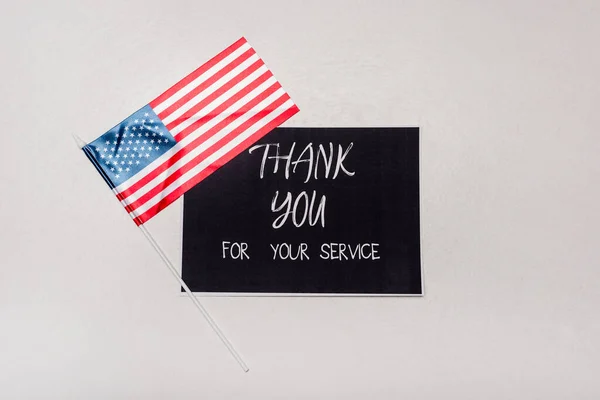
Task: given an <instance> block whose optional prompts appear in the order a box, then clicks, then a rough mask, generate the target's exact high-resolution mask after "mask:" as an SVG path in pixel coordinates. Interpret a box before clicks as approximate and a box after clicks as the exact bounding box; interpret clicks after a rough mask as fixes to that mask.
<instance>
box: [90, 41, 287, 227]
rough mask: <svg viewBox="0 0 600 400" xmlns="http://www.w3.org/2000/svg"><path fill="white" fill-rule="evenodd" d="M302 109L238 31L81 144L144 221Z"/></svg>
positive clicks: (133, 213)
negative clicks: (161, 90) (157, 93)
mask: <svg viewBox="0 0 600 400" xmlns="http://www.w3.org/2000/svg"><path fill="white" fill-rule="evenodd" d="M298 111H299V110H298V107H297V106H296V105H295V104H294V102H293V101H292V100H291V99H290V96H289V95H288V94H287V93H286V92H285V91H284V90H283V88H282V87H281V85H280V84H279V82H278V81H277V80H276V79H275V78H274V77H273V74H272V73H271V71H270V70H269V69H268V68H267V66H266V65H265V64H264V62H263V61H262V59H261V58H260V57H259V56H258V55H257V54H256V52H255V51H254V49H253V48H252V46H250V45H249V44H248V42H247V41H246V39H244V38H241V39H239V40H238V41H237V42H235V43H233V44H232V45H231V46H229V47H228V48H226V49H225V50H223V51H222V52H221V53H219V54H217V55H216V56H215V57H214V58H212V59H211V60H210V61H208V62H207V63H205V64H204V65H202V66H201V67H199V68H198V69H196V70H195V71H194V72H192V73H191V74H189V75H188V76H186V77H185V78H183V79H182V80H180V81H179V82H177V83H176V84H175V85H173V86H172V87H171V88H169V89H168V90H167V91H165V92H164V93H163V94H161V95H160V96H158V97H157V98H156V99H154V100H152V101H151V102H150V103H149V104H148V105H146V106H144V107H142V108H141V109H140V110H138V111H136V112H135V113H133V114H132V115H131V116H130V117H128V118H127V119H125V120H124V121H123V122H121V123H120V124H118V125H116V126H115V127H114V128H112V129H111V130H109V131H108V132H106V133H105V134H104V135H102V136H100V137H99V138H98V139H96V140H94V141H93V142H91V143H89V144H88V145H86V146H85V147H84V148H83V150H84V151H85V153H86V155H87V156H88V158H89V159H90V160H91V161H92V163H93V164H94V166H95V167H96V169H97V170H98V172H100V174H101V175H102V177H103V178H104V180H105V181H106V182H107V183H108V185H109V186H110V187H111V189H112V190H113V192H114V193H115V195H116V196H117V198H118V199H119V201H120V202H121V204H123V206H124V207H125V209H126V210H127V212H128V213H129V215H130V216H131V218H133V220H134V222H135V223H136V224H137V225H141V224H143V223H145V222H146V221H148V220H149V219H150V218H152V217H153V216H155V215H156V214H158V213H159V212H160V211H161V210H163V209H164V208H165V207H167V206H168V205H169V204H171V203H172V202H174V201H175V200H176V199H177V198H179V196H181V195H183V194H184V193H185V192H186V191H187V190H189V189H191V188H192V187H193V186H194V185H196V184H197V183H198V182H200V181H202V180H203V179H205V178H206V177H207V176H209V175H210V174H212V173H213V172H214V171H215V170H217V169H218V168H219V167H221V166H222V165H224V164H225V163H227V162H228V161H229V160H231V159H232V158H234V157H235V156H236V155H238V154H239V153H241V152H242V151H244V150H245V149H246V148H248V147H249V146H250V145H251V144H253V143H254V142H256V141H257V140H258V139H260V138H261V137H263V136H264V135H266V134H267V133H268V132H269V131H271V130H272V129H273V128H275V127H277V126H279V125H280V124H282V123H283V122H284V121H286V120H287V119H289V118H290V117H291V116H292V115H294V114H296V113H297V112H298Z"/></svg>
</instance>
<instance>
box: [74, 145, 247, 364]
mask: <svg viewBox="0 0 600 400" xmlns="http://www.w3.org/2000/svg"><path fill="white" fill-rule="evenodd" d="M73 138H74V139H75V142H76V143H77V145H78V146H79V148H80V149H83V147H85V146H86V143H85V142H84V141H83V140H82V139H81V138H80V137H78V136H76V135H73ZM139 228H140V230H141V231H142V233H143V234H144V236H145V237H146V239H148V241H149V242H150V244H151V245H152V247H153V248H154V250H156V252H157V253H158V255H159V256H160V258H161V259H162V260H163V262H164V263H165V265H166V266H167V267H168V268H169V271H171V273H172V274H173V276H174V277H175V279H177V282H179V284H180V285H181V287H183V289H184V290H185V292H186V293H187V295H188V297H189V298H190V299H191V300H192V302H193V303H194V305H195V306H196V308H197V309H198V310H199V311H200V313H201V314H202V316H204V319H205V320H206V322H208V324H209V325H210V327H211V328H212V329H213V331H214V332H215V333H216V334H217V336H218V337H219V339H221V341H222V342H223V344H224V345H225V347H227V350H229V352H230V353H231V355H232V356H233V358H235V360H236V361H237V363H238V364H239V365H240V367H241V368H242V369H243V370H244V372H248V371H249V368H248V366H247V365H246V363H245V362H244V360H243V359H242V357H241V356H240V354H239V353H238V352H237V350H236V349H235V348H234V347H233V345H232V344H231V342H230V341H229V339H227V337H226V336H225V334H224V333H223V331H221V328H219V325H217V323H216V322H215V320H214V319H213V318H212V317H211V315H210V314H209V312H208V310H206V308H204V306H203V305H202V304H201V303H200V301H198V299H197V298H196V296H194V294H193V293H192V291H191V290H190V288H189V287H188V285H187V284H186V283H185V282H184V281H183V279H182V278H181V276H180V275H179V272H178V271H177V269H176V268H175V267H174V266H173V263H171V261H170V260H169V258H168V257H167V255H166V254H165V252H164V251H163V250H162V248H161V247H160V246H159V245H158V243H157V242H156V240H154V238H153V237H152V235H151V234H150V232H149V231H148V229H146V227H145V226H144V225H143V224H142V225H140V226H139Z"/></svg>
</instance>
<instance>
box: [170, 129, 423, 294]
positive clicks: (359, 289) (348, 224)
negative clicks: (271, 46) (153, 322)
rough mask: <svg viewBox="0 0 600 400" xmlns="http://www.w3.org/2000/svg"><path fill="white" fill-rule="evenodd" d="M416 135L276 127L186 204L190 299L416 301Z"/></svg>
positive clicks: (191, 193)
mask: <svg viewBox="0 0 600 400" xmlns="http://www.w3.org/2000/svg"><path fill="white" fill-rule="evenodd" d="M419 228H420V227H419V129H418V128H277V129H275V130H273V131H271V132H270V133H269V134H268V135H266V136H265V137H264V138H262V139H261V140H260V141H259V142H257V143H256V144H254V145H253V146H251V147H250V148H249V149H248V150H246V151H245V152H243V153H241V154H240V155H239V156H237V157H236V158H234V159H233V160H231V161H230V162H228V163H227V164H226V165H224V166H222V167H221V168H220V169H218V170H217V171H215V172H214V173H213V174H212V175H211V176H209V177H208V178H207V179H205V180H204V181H203V182H201V183H200V184H198V185H197V186H196V187H195V188H193V189H191V190H190V191H188V192H187V193H186V194H185V196H184V213H183V265H182V276H183V279H184V280H185V282H186V283H187V284H188V285H189V287H190V288H191V290H192V291H194V292H210V293H248V294H347V295H348V294H358V295H380V294H387V295H420V294H422V282H421V260H420V230H419Z"/></svg>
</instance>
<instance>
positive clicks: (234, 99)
mask: <svg viewBox="0 0 600 400" xmlns="http://www.w3.org/2000/svg"><path fill="white" fill-rule="evenodd" d="M271 76H272V74H271V72H270V71H267V72H265V73H264V74H262V75H261V76H260V77H258V78H257V79H256V80H254V81H253V82H252V83H250V84H249V85H248V86H246V87H245V88H244V89H242V90H241V91H240V92H238V93H237V94H236V95H235V96H233V97H232V98H231V99H228V100H227V101H226V102H224V103H223V104H221V106H219V107H217V108H216V109H215V110H214V111H213V112H212V113H211V114H210V115H206V116H204V117H202V118H201V119H200V120H198V121H196V122H195V123H194V124H192V125H190V126H189V127H188V128H186V129H185V130H184V131H182V132H181V133H180V134H179V135H177V136H178V137H177V138H178V139H179V140H181V139H182V138H184V137H186V136H187V135H188V134H189V133H191V132H192V131H193V130H196V129H197V128H198V127H200V126H201V125H203V124H205V123H206V122H208V121H210V120H211V119H213V118H215V117H216V116H218V115H219V114H221V113H222V112H224V111H225V110H227V109H228V108H229V107H231V106H232V105H233V104H234V103H236V102H237V101H238V100H239V99H240V98H242V97H244V96H246V95H247V94H248V93H250V92H251V91H252V90H254V89H255V88H256V87H258V86H260V84H262V83H263V82H265V81H266V80H267V79H269V78H270V77H271ZM280 87H281V85H280V84H279V82H276V83H274V84H273V85H271V87H269V88H268V89H266V91H265V92H262V93H261V94H259V95H258V96H257V97H255V98H253V99H252V100H250V102H248V103H247V104H246V105H245V106H242V107H241V108H240V109H238V110H237V111H235V112H233V113H231V115H230V116H229V117H228V118H226V119H225V120H223V121H221V122H220V123H218V124H217V125H215V126H214V127H212V128H211V129H209V130H208V131H207V132H205V134H204V135H202V136H200V137H198V138H196V139H194V140H193V141H192V142H190V143H189V144H188V145H187V146H185V147H184V148H182V149H180V150H179V151H178V152H177V153H175V154H173V156H171V157H170V158H168V159H167V160H165V161H164V162H163V163H162V164H161V165H159V166H158V167H156V168H155V169H153V170H152V171H150V172H149V173H148V175H146V176H144V177H143V178H142V179H140V180H139V181H137V182H136V183H134V184H133V185H131V186H130V187H129V188H127V189H125V190H123V191H122V192H120V193H118V194H117V198H118V199H119V200H123V199H126V198H127V197H129V196H131V194H133V193H135V192H136V191H138V190H139V189H140V188H141V187H143V186H145V185H146V184H147V183H148V182H150V181H151V180H152V179H154V178H156V177H157V176H158V175H160V174H161V173H162V172H164V171H166V170H167V169H169V168H170V167H171V166H172V165H173V164H174V163H175V162H177V160H179V159H181V157H183V156H185V155H186V154H187V153H189V152H190V151H191V150H193V149H194V148H196V146H199V145H200V144H201V143H203V142H204V141H205V140H206V139H207V138H208V137H210V136H212V135H213V134H214V133H216V132H218V131H220V130H221V129H222V128H223V127H224V126H227V125H228V124H229V123H230V122H231V120H230V119H231V118H232V117H233V119H236V118H238V117H240V116H241V115H242V114H243V113H244V112H245V111H247V110H248V109H250V108H252V107H254V106H255V105H256V104H258V103H260V102H261V101H262V100H264V98H265V97H263V94H264V93H268V94H271V93H273V92H274V91H275V90H277V89H279V88H280ZM248 107H250V108H248Z"/></svg>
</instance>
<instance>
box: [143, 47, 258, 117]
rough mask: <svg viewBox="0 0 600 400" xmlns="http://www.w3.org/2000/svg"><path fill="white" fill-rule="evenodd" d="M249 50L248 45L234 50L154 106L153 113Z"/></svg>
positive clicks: (160, 110)
mask: <svg viewBox="0 0 600 400" xmlns="http://www.w3.org/2000/svg"><path fill="white" fill-rule="evenodd" d="M251 48H252V47H251V46H250V45H249V44H248V43H244V44H243V45H242V46H240V48H239V49H237V50H235V51H234V52H233V53H231V54H230V55H228V56H227V57H225V58H224V59H222V60H221V61H219V62H218V63H216V64H215V65H213V66H212V67H211V68H209V69H208V70H206V71H205V72H204V73H203V74H200V75H199V76H197V77H196V79H194V80H193V81H191V82H190V83H188V84H187V85H185V86H184V87H182V88H181V89H179V90H178V91H177V92H175V93H173V95H171V97H169V98H168V99H166V100H165V101H163V102H162V103H160V104H159V105H158V106H156V108H154V111H155V112H156V113H157V114H158V113H160V112H163V111H164V110H166V109H167V108H168V107H169V106H171V105H172V104H174V103H175V102H176V101H177V100H179V99H181V98H182V97H183V96H185V95H186V94H188V93H189V92H191V91H192V89H194V88H195V87H197V86H198V85H199V84H200V83H202V82H204V81H205V80H206V79H208V78H209V77H211V76H213V75H214V74H215V73H216V72H217V71H220V70H221V69H223V67H225V66H226V65H227V64H230V63H231V62H232V61H233V60H235V59H236V58H238V57H239V56H240V55H242V54H243V53H245V52H246V51H248V50H250V49H251Z"/></svg>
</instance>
